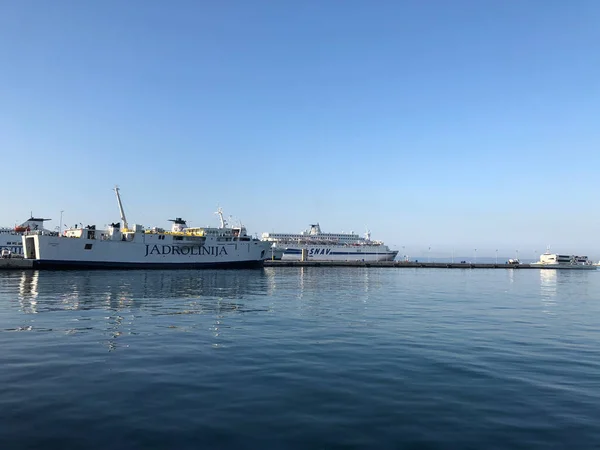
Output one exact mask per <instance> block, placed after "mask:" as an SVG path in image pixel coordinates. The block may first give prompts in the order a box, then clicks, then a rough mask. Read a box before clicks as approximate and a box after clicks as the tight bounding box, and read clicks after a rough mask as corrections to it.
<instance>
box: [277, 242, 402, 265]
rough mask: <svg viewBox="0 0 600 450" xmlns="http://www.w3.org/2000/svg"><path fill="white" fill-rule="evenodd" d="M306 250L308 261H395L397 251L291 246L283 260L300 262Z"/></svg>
mask: <svg viewBox="0 0 600 450" xmlns="http://www.w3.org/2000/svg"><path fill="white" fill-rule="evenodd" d="M303 250H305V254H304V259H305V260H306V261H393V260H394V259H395V258H396V255H398V252H397V251H394V250H389V249H388V248H387V247H386V248H379V247H375V246H360V247H354V246H312V245H307V246H289V247H287V248H286V249H285V251H284V253H283V256H282V258H281V259H282V260H284V261H300V260H301V259H302V252H303Z"/></svg>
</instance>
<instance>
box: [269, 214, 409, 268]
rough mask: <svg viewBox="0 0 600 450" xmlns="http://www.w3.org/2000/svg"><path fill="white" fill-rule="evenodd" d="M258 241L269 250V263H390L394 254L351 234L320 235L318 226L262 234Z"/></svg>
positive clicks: (369, 237) (382, 246)
mask: <svg viewBox="0 0 600 450" xmlns="http://www.w3.org/2000/svg"><path fill="white" fill-rule="evenodd" d="M261 239H262V240H263V241H264V242H268V243H270V245H271V248H270V249H269V250H268V251H267V254H266V257H267V258H269V259H282V260H288V261H289V260H292V261H293V260H296V261H298V260H303V261H393V260H394V259H395V258H396V255H397V254H398V251H397V250H390V249H389V247H388V246H387V245H385V244H384V243H383V242H381V241H373V240H371V232H370V231H368V230H367V232H366V233H365V237H361V236H359V235H358V234H355V233H353V232H351V233H323V232H322V231H321V226H320V225H319V224H318V223H316V224H311V225H310V229H308V230H304V231H302V232H301V233H297V234H293V233H263V234H262V236H261Z"/></svg>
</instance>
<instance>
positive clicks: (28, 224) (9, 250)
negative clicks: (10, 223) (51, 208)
mask: <svg viewBox="0 0 600 450" xmlns="http://www.w3.org/2000/svg"><path fill="white" fill-rule="evenodd" d="M47 220H50V219H42V218H40V217H33V215H32V216H31V217H30V218H29V219H28V220H26V221H25V222H23V223H22V224H21V225H15V226H14V227H10V228H9V227H2V228H0V254H2V255H7V256H15V255H17V256H19V255H23V239H21V237H22V236H23V233H25V232H27V231H40V230H43V231H45V232H47V233H51V231H50V230H46V229H44V222H45V221H47Z"/></svg>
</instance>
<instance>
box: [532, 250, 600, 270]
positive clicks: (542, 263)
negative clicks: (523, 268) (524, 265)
mask: <svg viewBox="0 0 600 450" xmlns="http://www.w3.org/2000/svg"><path fill="white" fill-rule="evenodd" d="M531 265H532V266H534V267H540V268H543V269H575V270H596V268H597V266H596V265H595V264H594V263H593V262H592V261H591V260H590V259H589V258H588V257H587V256H576V255H559V254H557V253H550V250H547V251H546V253H543V254H542V255H540V260H539V261H537V262H535V263H532V264H531Z"/></svg>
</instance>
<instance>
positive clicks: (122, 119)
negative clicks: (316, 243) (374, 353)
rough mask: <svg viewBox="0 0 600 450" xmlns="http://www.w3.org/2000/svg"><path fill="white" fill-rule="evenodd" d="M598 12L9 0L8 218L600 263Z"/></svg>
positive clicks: (5, 73)
mask: <svg viewBox="0 0 600 450" xmlns="http://www.w3.org/2000/svg"><path fill="white" fill-rule="evenodd" d="M599 24H600V2H598V1H596V0H589V1H585V0H579V1H577V0H576V1H572V2H566V1H562V0H561V1H557V0H539V1H534V0H532V1H522V0H519V1H517V0H490V1H480V0H470V1H460V0H456V1H446V0H443V1H442V0H440V1H341V0H340V1H334V0H331V1H312V0H309V1H302V2H297V1H296V2H292V1H225V2H208V1H206V2H201V1H175V2H165V1H126V2H122V1H103V2H81V1H76V0H72V1H60V0H58V1H53V2H41V1H32V0H29V1H18V2H9V1H4V2H0V61H1V66H0V152H1V161H2V168H3V170H2V186H3V189H2V191H3V194H2V200H1V204H0V206H1V208H0V224H2V225H12V224H14V223H15V222H19V221H22V220H24V219H26V216H28V215H29V211H30V210H32V211H33V212H34V214H36V215H43V216H46V217H50V218H52V219H53V222H51V223H50V224H49V227H54V226H57V225H58V219H59V216H60V210H64V211H65V213H64V218H63V221H64V223H67V224H72V223H74V222H82V223H84V224H88V223H96V224H98V225H99V226H102V225H104V224H106V223H108V222H111V221H114V220H117V219H118V210H117V206H116V202H115V199H114V195H113V193H112V192H111V188H112V187H113V185H114V184H119V185H120V187H121V189H122V195H123V199H124V203H125V206H126V208H127V213H128V216H129V217H128V218H129V221H130V222H136V223H143V224H145V225H158V226H166V225H168V222H167V219H169V218H172V217H173V216H176V215H177V216H182V217H184V218H186V219H188V221H189V222H190V223H191V224H192V225H206V224H216V223H217V219H216V216H215V215H214V214H213V211H215V210H216V207H217V205H221V206H222V207H223V208H224V210H225V213H226V214H231V215H233V216H235V217H238V218H241V219H242V220H243V222H244V223H245V224H246V225H247V227H248V229H249V231H250V232H252V233H261V232H263V231H274V230H275V231H280V232H296V231H300V230H302V229H304V228H305V227H306V226H307V224H308V223H311V222H314V221H319V222H320V223H321V225H322V227H323V229H324V230H325V231H331V232H336V231H350V230H354V231H357V232H361V233H362V232H363V231H364V227H365V225H368V226H369V228H370V229H371V231H372V232H373V237H374V238H379V239H383V240H384V241H386V242H387V243H389V244H391V245H393V246H395V247H396V248H401V247H402V246H403V245H404V246H406V248H407V253H408V252H410V253H411V254H419V253H420V252H421V253H422V251H423V249H427V248H428V247H429V246H431V247H432V255H435V254H439V255H442V254H444V253H446V254H448V252H449V251H450V250H451V249H452V248H455V249H456V251H457V252H458V253H460V252H468V254H470V253H471V252H472V250H473V249H474V248H478V249H479V251H478V254H482V255H483V254H486V253H487V254H493V252H494V251H495V249H496V248H499V249H500V253H501V254H503V253H504V254H507V255H512V254H514V250H515V249H517V248H518V249H521V252H522V253H523V254H525V253H530V252H533V250H538V251H540V250H543V249H544V248H545V246H546V245H547V244H551V245H552V246H553V248H554V249H555V250H557V251H565V252H569V251H587V252H588V253H589V254H591V255H594V254H595V255H598V256H600V239H599V234H600V213H599V212H598V207H597V202H596V198H597V192H598V189H599V188H600V177H599V176H598V168H599V162H600V156H599V153H598V149H599V144H600V56H599V55H600V52H599V49H600V26H599Z"/></svg>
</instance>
